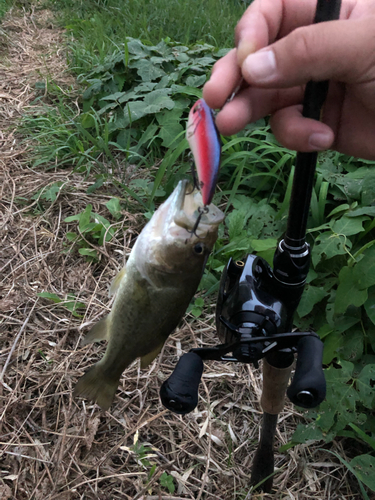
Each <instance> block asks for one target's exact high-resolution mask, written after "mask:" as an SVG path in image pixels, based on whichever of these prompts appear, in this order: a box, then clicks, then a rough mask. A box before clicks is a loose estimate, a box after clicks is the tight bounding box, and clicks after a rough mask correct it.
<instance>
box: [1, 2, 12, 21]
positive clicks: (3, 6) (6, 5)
mask: <svg viewBox="0 0 375 500" xmlns="http://www.w3.org/2000/svg"><path fill="white" fill-rule="evenodd" d="M11 5H12V4H11V2H10V0H0V21H1V20H2V18H3V17H4V15H5V14H6V13H7V12H8V10H9V9H10V7H11Z"/></svg>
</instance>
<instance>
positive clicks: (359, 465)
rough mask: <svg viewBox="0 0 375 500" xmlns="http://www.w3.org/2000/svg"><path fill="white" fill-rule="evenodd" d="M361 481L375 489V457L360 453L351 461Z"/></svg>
mask: <svg viewBox="0 0 375 500" xmlns="http://www.w3.org/2000/svg"><path fill="white" fill-rule="evenodd" d="M350 465H351V466H352V467H353V469H354V471H355V475H356V477H357V479H358V480H359V481H362V483H363V484H365V485H366V486H367V487H368V488H370V490H372V491H375V474H374V472H375V457H373V456H371V455H367V454H365V455H358V456H357V457H354V458H353V460H351V461H350Z"/></svg>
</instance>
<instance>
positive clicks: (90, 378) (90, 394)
mask: <svg viewBox="0 0 375 500" xmlns="http://www.w3.org/2000/svg"><path fill="white" fill-rule="evenodd" d="M118 384H119V380H118V379H117V380H113V379H109V378H108V377H106V376H105V374H104V372H103V370H102V367H101V366H100V363H96V365H94V366H92V367H91V368H90V369H89V370H88V371H87V372H86V373H85V374H84V375H83V376H82V377H81V378H80V379H79V380H78V382H77V385H76V386H75V388H74V392H73V395H74V397H77V396H82V397H85V398H87V399H89V400H90V401H94V402H95V403H97V404H98V405H99V406H100V408H102V410H108V408H109V407H110V406H111V404H112V401H113V398H114V397H115V393H116V389H117V387H118Z"/></svg>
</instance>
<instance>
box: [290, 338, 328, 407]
mask: <svg viewBox="0 0 375 500" xmlns="http://www.w3.org/2000/svg"><path fill="white" fill-rule="evenodd" d="M297 353H298V357H297V365H296V371H295V373H294V377H293V380H292V383H291V384H290V386H289V387H288V389H287V395H288V398H289V399H290V400H291V402H292V403H294V404H295V405H297V406H301V407H302V408H315V406H318V405H319V404H320V403H321V402H322V401H323V400H324V398H325V397H326V381H325V378H324V373H323V367H322V358H323V342H322V341H321V340H320V339H319V338H318V337H316V336H308V337H302V338H301V339H300V340H299V342H298V344H297Z"/></svg>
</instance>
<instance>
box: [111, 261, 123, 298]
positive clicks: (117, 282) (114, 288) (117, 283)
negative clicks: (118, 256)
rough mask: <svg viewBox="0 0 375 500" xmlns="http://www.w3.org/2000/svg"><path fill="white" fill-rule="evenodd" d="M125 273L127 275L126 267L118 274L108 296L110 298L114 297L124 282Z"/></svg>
mask: <svg viewBox="0 0 375 500" xmlns="http://www.w3.org/2000/svg"><path fill="white" fill-rule="evenodd" d="M125 273H126V267H123V268H122V269H121V271H120V272H119V273H118V275H117V276H116V277H115V279H114V280H113V281H112V283H111V288H110V289H109V294H108V295H109V296H110V297H112V295H114V294H115V293H116V292H117V290H118V289H119V287H120V283H121V281H122V278H123V277H124V276H125Z"/></svg>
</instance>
